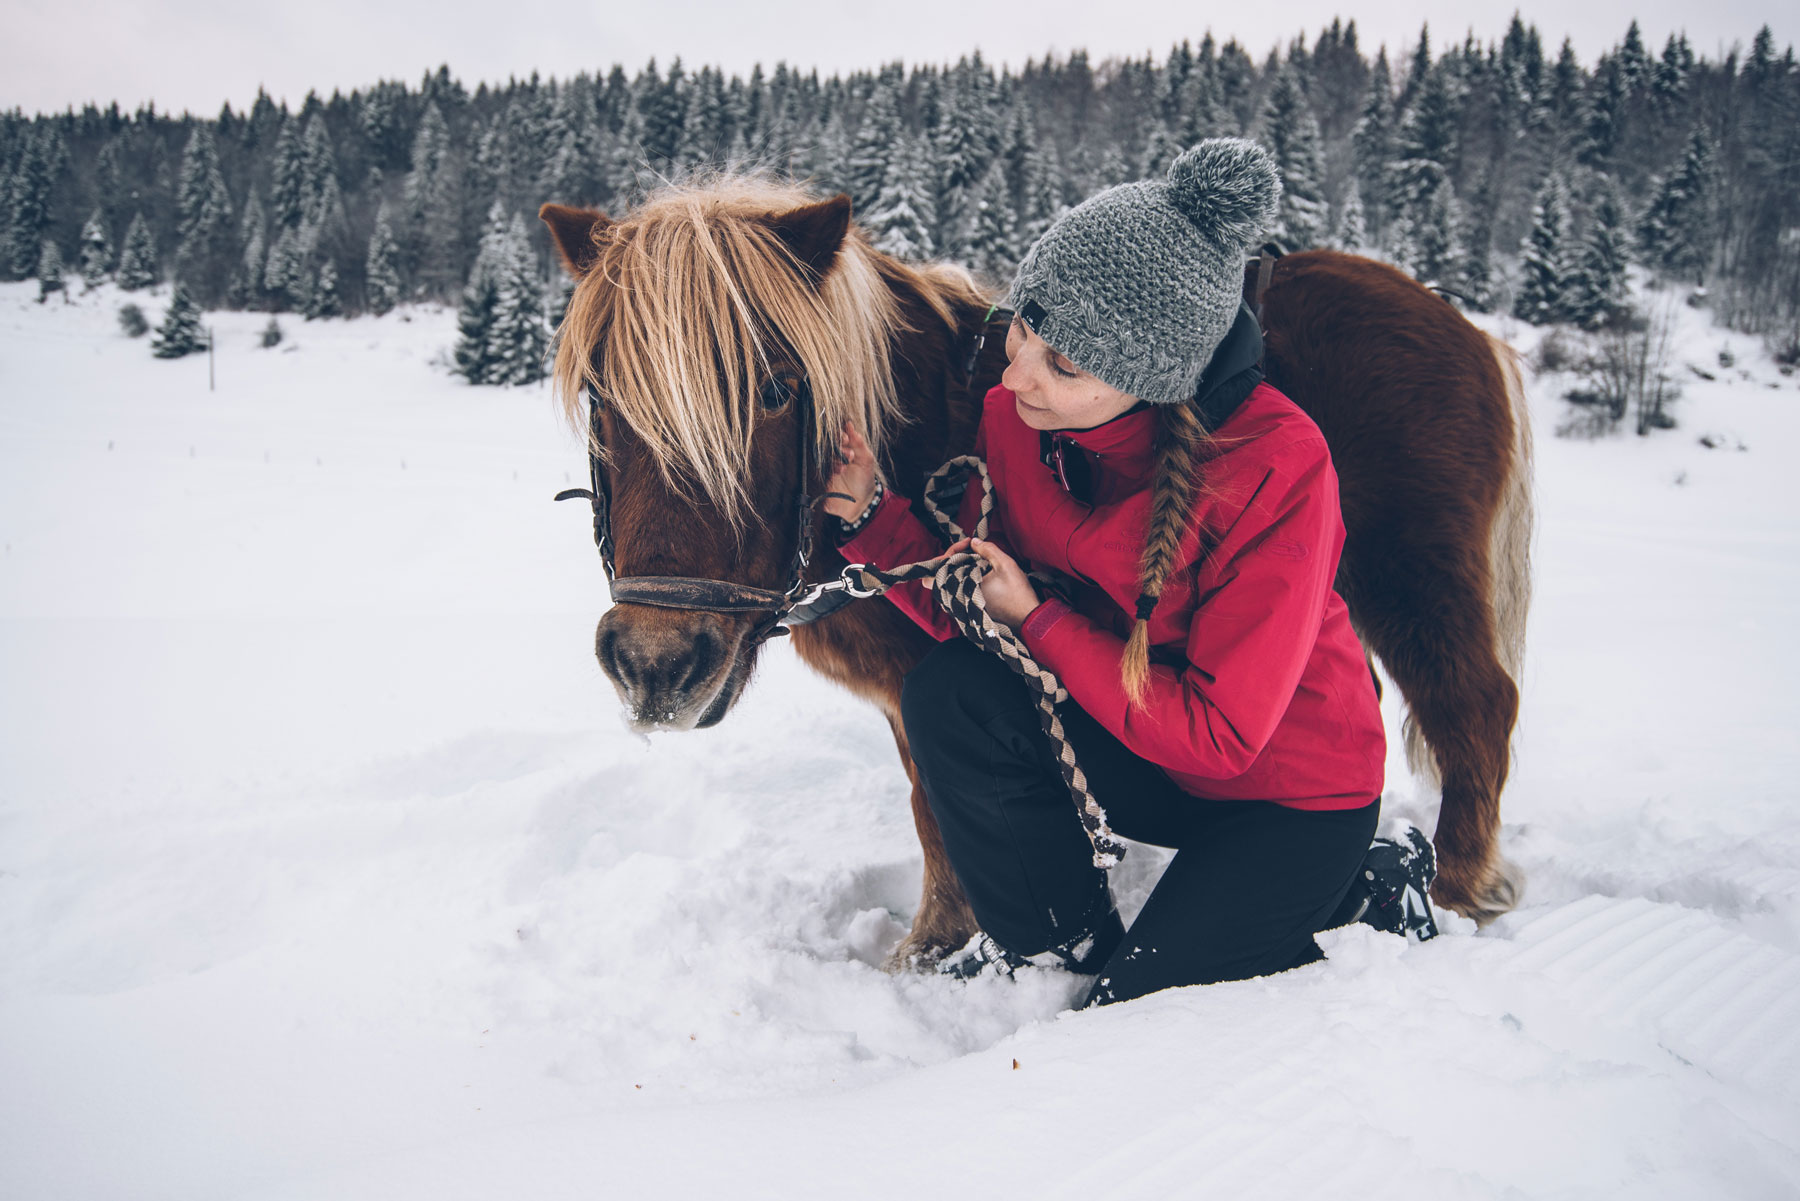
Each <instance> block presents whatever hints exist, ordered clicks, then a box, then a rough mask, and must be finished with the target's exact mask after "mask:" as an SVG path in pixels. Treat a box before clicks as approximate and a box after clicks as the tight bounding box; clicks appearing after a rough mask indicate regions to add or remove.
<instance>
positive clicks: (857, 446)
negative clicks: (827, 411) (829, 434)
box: [825, 421, 875, 521]
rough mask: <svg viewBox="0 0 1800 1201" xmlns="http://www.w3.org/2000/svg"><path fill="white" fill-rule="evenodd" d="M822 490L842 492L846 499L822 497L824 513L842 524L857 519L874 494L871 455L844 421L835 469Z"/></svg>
mask: <svg viewBox="0 0 1800 1201" xmlns="http://www.w3.org/2000/svg"><path fill="white" fill-rule="evenodd" d="M825 491H827V492H838V493H842V494H843V495H844V496H848V497H849V498H850V499H849V500H843V499H841V498H840V497H836V496H828V497H826V498H825V511H826V512H827V513H829V514H831V515H832V516H833V517H837V518H840V519H842V520H844V521H855V520H856V519H857V518H858V517H861V516H862V514H863V510H864V509H866V508H868V507H869V501H870V500H871V499H872V498H873V497H874V495H875V452H874V451H872V450H870V449H869V444H868V443H867V442H865V441H863V436H862V435H861V434H859V433H857V432H856V427H855V426H854V425H851V424H850V423H849V422H848V421H846V422H844V430H843V434H842V435H841V436H840V437H839V439H838V464H837V470H836V471H834V472H832V473H831V478H830V479H829V480H827V481H825Z"/></svg>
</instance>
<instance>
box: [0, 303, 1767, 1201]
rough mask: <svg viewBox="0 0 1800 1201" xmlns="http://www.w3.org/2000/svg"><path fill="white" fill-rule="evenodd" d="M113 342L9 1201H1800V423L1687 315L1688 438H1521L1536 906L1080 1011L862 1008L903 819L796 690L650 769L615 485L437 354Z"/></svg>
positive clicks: (26, 963) (893, 919)
mask: <svg viewBox="0 0 1800 1201" xmlns="http://www.w3.org/2000/svg"><path fill="white" fill-rule="evenodd" d="M75 299H76V303H75V304H73V305H64V304H62V303H60V302H58V301H54V300H53V301H52V302H51V303H50V304H48V305H45V306H41V307H40V306H39V305H38V304H36V303H35V286H34V285H30V284H9V285H0V544H3V549H0V1197H5V1198H20V1199H22V1201H25V1199H29V1201H39V1199H51V1198H80V1199H83V1201H89V1199H106V1198H133V1199H137V1198H171V1199H177V1198H179V1199H181V1201H202V1199H210V1198H333V1199H337V1198H383V1199H386V1198H419V1199H421V1201H449V1199H456V1198H495V1197H506V1198H511V1197H531V1198H544V1199H550V1198H576V1197H579V1198H584V1199H585V1198H593V1197H637V1196H643V1197H696V1198H699V1197H705V1198H712V1197H732V1198H738V1197H780V1198H811V1197H832V1198H838V1197H854V1198H864V1197H867V1198H890V1197H892V1198H909V1199H910V1198H913V1197H915V1196H917V1195H918V1194H919V1193H920V1192H921V1191H922V1190H924V1191H933V1192H945V1193H953V1194H961V1193H965V1192H967V1193H973V1194H975V1195H999V1196H1021V1197H1031V1198H1039V1197H1044V1198H1049V1197H1069V1198H1080V1199H1083V1201H1086V1199H1091V1198H1097V1197H1100V1198H1113V1197H1146V1198H1149V1197H1156V1198H1167V1197H1201V1196H1204V1197H1209V1198H1210V1197H1249V1196H1257V1197H1273V1198H1286V1197H1315V1196H1332V1197H1339V1198H1358V1197H1383V1198H1386V1197H1399V1196H1430V1197H1434V1198H1459V1197H1474V1198H1486V1197H1509V1198H1510V1197H1530V1198H1548V1197H1555V1198H1571V1199H1576V1198H1580V1199H1586V1198H1599V1197H1619V1198H1633V1199H1639V1198H1677V1197H1680V1198H1709V1199H1710V1198H1749V1197H1769V1198H1775V1197H1793V1196H1795V1195H1796V1194H1800V804H1797V803H1796V802H1797V798H1800V785H1797V784H1796V780H1800V736H1797V734H1796V731H1800V687H1796V685H1795V683H1794V679H1795V676H1796V669H1800V639H1797V638H1796V637H1795V634H1794V622H1795V618H1796V615H1797V614H1800V602H1797V601H1796V599H1795V598H1796V597H1797V596H1800V389H1797V388H1796V380H1795V379H1794V378H1784V377H1783V376H1781V375H1779V374H1778V373H1777V372H1776V370H1775V369H1774V366H1773V365H1772V364H1771V363H1770V362H1769V360H1768V358H1767V357H1766V355H1765V354H1763V353H1762V351H1761V350H1760V349H1759V348H1758V346H1757V345H1756V343H1755V342H1754V341H1753V340H1752V339H1748V338H1743V337H1739V336H1736V335H1731V334H1727V333H1724V332H1722V331H1718V330H1714V329H1711V328H1709V327H1708V326H1707V325H1706V324H1705V320H1704V316H1703V315H1702V314H1698V313H1694V312H1691V311H1687V310H1683V311H1682V312H1681V314H1680V317H1681V320H1682V321H1683V322H1684V325H1683V327H1682V329H1681V331H1680V340H1679V345H1680V354H1681V358H1682V361H1683V363H1684V364H1685V363H1692V364H1694V365H1695V366H1697V367H1701V368H1704V369H1706V370H1707V371H1709V372H1711V373H1712V374H1714V375H1715V376H1717V377H1718V378H1717V379H1716V380H1714V381H1712V382H1707V381H1703V380H1701V379H1699V378H1698V377H1697V376H1696V375H1694V374H1692V373H1690V372H1689V371H1688V370H1687V368H1686V367H1685V365H1684V366H1683V367H1682V368H1681V371H1682V374H1683V375H1684V376H1686V378H1685V379H1684V384H1685V386H1686V396H1685V398H1684V399H1683V400H1682V401H1681V402H1680V403H1679V404H1678V405H1677V406H1676V408H1675V413H1676V415H1677V417H1678V418H1679V419H1680V421H1681V427H1680V428H1679V429H1677V430H1674V431H1671V432H1667V433H1659V434H1657V435H1656V436H1654V437H1652V438H1649V439H1639V438H1636V437H1633V436H1631V435H1630V434H1624V435H1621V436H1619V437H1618V438H1616V439H1613V440H1610V441H1601V442H1571V441H1566V440H1562V439H1557V438H1554V437H1552V436H1551V430H1552V429H1553V427H1554V426H1555V424H1556V423H1557V421H1558V419H1559V417H1560V415H1561V410H1562V409H1563V407H1564V406H1563V404H1562V402H1560V401H1559V400H1557V399H1556V396H1557V393H1558V391H1559V389H1560V387H1561V386H1564V385H1565V384H1566V381H1559V380H1556V379H1546V380H1541V381H1538V382H1537V383H1536V384H1535V385H1534V393H1535V395H1534V404H1535V418H1536V422H1537V426H1538V452H1539V453H1538V462H1539V475H1538V497H1539V503H1540V533H1539V538H1538V555H1537V583H1538V588H1537V598H1536V604H1535V608H1534V610H1533V614H1532V625H1531V635H1530V646H1529V661H1528V670H1527V676H1526V679H1525V682H1524V714H1523V719H1522V725H1521V728H1520V735H1519V740H1518V763H1517V768H1516V770H1515V774H1514V776H1513V782H1512V784H1511V787H1510V788H1509V790H1508V793H1507V800H1506V805H1505V813H1506V817H1507V827H1506V843H1507V848H1508V853H1509V855H1510V856H1512V857H1513V858H1514V859H1515V860H1517V861H1518V862H1519V863H1521V864H1522V865H1523V866H1524V867H1525V868H1526V870H1527V871H1528V873H1529V876H1530V884H1529V891H1528V894H1527V899H1526V905H1525V907H1523V908H1521V909H1520V910H1519V911H1518V912H1517V913H1515V914H1513V915H1511V916H1510V917H1508V918H1506V919H1504V920H1502V921H1501V922H1499V923H1497V924H1496V925H1495V926H1493V927H1491V928H1490V929H1488V930H1486V931H1484V932H1482V933H1481V934H1480V935H1476V934H1475V933H1474V932H1473V930H1472V929H1471V928H1469V927H1468V926H1467V925H1466V924H1454V925H1453V929H1452V932H1451V934H1450V936H1449V937H1445V938H1442V939H1439V940H1438V941H1436V942H1434V943H1430V944H1427V945H1423V946H1419V945H1408V944H1404V943H1402V942H1401V941H1400V940H1398V939H1394V938H1391V937H1387V936H1380V935H1375V934H1373V933H1372V932H1369V931H1367V930H1366V929H1365V928H1360V927H1359V928H1356V929H1354V930H1351V931H1349V932H1345V933H1342V934H1339V935H1336V936H1332V937H1331V940H1330V946H1329V947H1328V950H1329V953H1330V955H1331V958H1330V960H1329V961H1328V962H1326V963H1324V964H1320V965H1317V966H1314V967H1311V968H1307V969H1304V970H1302V971H1298V972H1293V973H1289V974H1287V975H1283V976H1280V977H1274V978H1269V979H1265V980H1256V981H1249V982H1245V983H1240V984H1229V985H1218V986H1214V987H1210V988H1198V989H1185V990H1176V991H1173V992H1169V993H1164V994H1160V995H1157V996H1153V997H1150V998H1146V999H1144V1000H1142V1001H1138V1002H1135V1003H1132V1004H1129V1005H1123V1006H1118V1007H1114V1008H1112V1009H1109V1010H1104V1011H1097V1012H1086V1013H1079V1014H1077V1013H1072V1012H1067V1011H1066V1006H1067V1005H1068V1003H1069V1002H1070V1000H1071V999H1072V998H1073V997H1074V995H1075V994H1076V991H1077V989H1078V987H1079V982H1078V981H1075V980H1074V979H1072V978H1070V977H1066V976H1063V975H1060V974H1057V973H1050V972H1026V973H1023V974H1022V976H1021V978H1020V979H1019V980H1018V981H1017V982H1006V981H995V980H976V981H973V982H969V983H957V982H952V981H950V980H947V979H941V978H935V977H926V976H921V975H889V974H886V973H884V972H882V971H881V970H879V967H878V966H877V965H878V964H879V963H880V961H881V959H882V956H883V954H884V953H885V952H886V950H887V949H888V948H889V947H890V946H891V945H892V944H893V942H894V940H895V939H896V938H897V937H898V936H899V934H900V933H901V932H902V931H903V929H904V925H905V923H906V921H907V920H908V918H909V917H910V914H911V909H912V906H913V905H914V904H915V902H916V890H917V883H918V874H919V863H918V856H917V851H916V844H915V842H914V839H913V834H912V830H911V822H910V818H909V815H908V813H907V810H906V803H905V791H904V782H903V778H902V776H901V774H900V771H899V769H898V765H897V763H896V760H895V754H894V749H893V745H892V743H891V741H890V740H889V738H888V735H887V732H886V728H885V726H884V724H883V723H882V722H881V721H880V720H879V719H878V718H877V717H876V716H875V715H874V714H873V713H872V712H871V711H869V710H867V709H865V708H863V707H862V706H861V705H860V704H858V703H857V702H855V701H853V700H851V699H850V698H849V697H848V696H847V695H846V694H844V693H841V692H839V691H837V690H836V689H834V688H833V687H831V686H830V685H827V684H825V683H823V682H821V681H819V680H817V679H816V678H814V677H812V676H810V675H808V674H807V673H806V672H805V671H804V670H802V669H801V668H800V667H799V665H798V664H797V662H796V661H795V660H794V658H793V656H792V652H791V651H790V650H788V649H787V648H786V647H785V646H780V645H777V646H775V647H774V648H772V649H771V650H770V651H769V652H768V653H767V654H766V656H765V664H764V667H763V669H762V671H761V673H760V676H759V678H758V680H757V682H756V683H755V684H754V685H753V687H752V689H751V690H750V692H749V693H748V695H747V696H746V697H745V698H744V700H743V701H742V703H741V704H740V705H739V706H738V708H737V710H736V711H735V712H734V713H733V714H732V716H731V717H730V718H728V719H727V720H726V722H725V723H724V724H723V725H722V726H720V727H719V728H718V729H716V730H713V731H709V732H703V733H696V734H682V735H664V736H658V737H656V738H653V739H648V740H645V739H639V738H636V737H633V736H632V735H630V734H628V733H627V732H625V730H624V729H623V727H622V724H621V723H620V721H619V720H618V716H617V712H616V701H615V700H614V697H613V694H612V691H611V688H610V686H609V685H608V684H607V683H606V682H605V680H604V679H603V678H602V676H601V675H600V673H599V670H598V668H597V666H596V665H595V663H594V661H593V657H592V654H591V639H592V628H593V623H594V621H595V619H596V618H597V617H598V615H599V613H600V610H601V608H602V606H603V605H604V603H605V590H604V587H603V583H602V579H601V574H600V569H599V564H598V562H597V560H596V558H595V556H594V554H593V551H592V547H591V544H590V542H589V541H588V523H587V514H586V511H585V509H583V508H581V507H580V506H578V505H563V506H552V505H551V504H550V501H549V497H550V494H551V493H552V492H554V491H555V490H556V489H558V488H561V487H564V486H566V485H567V484H568V483H570V482H571V481H579V480H580V479H581V478H582V475H583V470H584V465H583V462H582V459H581V454H580V450H579V447H578V445H577V443H576V442H575V440H574V439H573V438H572V437H571V436H570V435H569V434H568V433H567V432H566V431H565V430H564V429H563V428H561V427H560V426H559V424H558V422H557V419H556V417H555V416H554V414H553V411H552V404H551V400H550V396H549V394H548V392H547V391H545V390H542V389H524V390H513V391H508V390H500V389H472V388H469V387H466V386H464V385H461V384H459V383H458V382H457V381H455V380H453V379H451V378H449V377H448V376H447V375H446V373H445V372H444V370H443V369H442V365H441V358H442V356H443V354H444V352H445V350H446V349H447V347H448V345H449V343H450V341H451V337H452V333H453V324H454V323H453V320H452V318H451V316H450V315H449V314H447V313H443V312H437V311H415V312H413V313H411V314H410V315H409V316H405V315H399V314H392V315H389V316H388V317H385V318H382V319H379V320H377V319H361V320H357V321H353V322H331V323H319V324H311V325H309V324H305V323H303V322H300V321H298V320H292V319H284V325H285V326H286V328H287V331H288V335H289V340H288V342H287V343H284V345H283V346H282V347H280V348H278V349H276V350H262V349H259V348H257V347H256V344H255V343H256V333H257V331H258V330H259V329H260V327H261V326H262V324H263V322H264V321H265V320H266V318H263V317H260V316H255V315H250V314H217V315H214V317H213V318H212V320H213V321H214V323H215V324H216V326H217V330H218V359H217V364H216V367H217V391H211V392H209V391H208V389H207V362H206V359H205V358H204V357H195V358H189V359H185V360H180V361H176V362H162V361H158V360H154V359H152V358H151V357H150V355H149V353H148V348H147V346H146V345H145V344H144V343H143V342H141V341H139V342H133V341H128V340H127V339H125V338H124V337H123V336H121V335H120V334H119V333H118V332H117V327H116V324H115V321H114V312H115V309H116V306H117V304H118V303H119V300H120V297H119V296H118V295H117V294H116V293H113V292H111V291H110V290H103V291H102V292H99V293H96V294H93V295H89V296H85V297H83V296H79V295H78V296H77V297H76V298H75ZM140 299H141V298H140ZM160 299H161V298H159V303H157V304H154V305H150V306H148V307H150V308H154V309H156V310H158V311H157V312H152V314H151V315H152V317H153V319H154V318H155V317H156V316H158V315H160V313H159V310H160ZM1508 332H1510V333H1515V334H1517V335H1518V337H1519V338H1520V340H1521V341H1526V340H1529V339H1531V338H1534V337H1535V331H1530V330H1518V331H1512V330H1509V331H1508ZM1724 348H1729V349H1730V350H1731V352H1732V353H1733V355H1734V356H1735V359H1736V364H1737V365H1736V366H1734V367H1733V368H1731V369H1729V370H1724V369H1721V367H1720V366H1719V352H1720V350H1721V349H1724ZM434 360H436V361H435V362H434ZM1706 433H1712V434H1716V435H1720V436H1721V437H1722V438H1723V440H1724V443H1725V445H1724V448H1722V449H1707V448H1706V447H1704V446H1702V445H1701V444H1700V442H1699V437H1700V435H1702V434H1706ZM1740 445H1741V447H1742V449H1739V447H1740ZM1389 695H1390V698H1391V697H1392V690H1390V693H1389ZM1388 716H1389V719H1390V731H1391V732H1392V731H1397V729H1398V718H1399V714H1398V711H1397V710H1396V709H1394V708H1393V707H1392V701H1391V699H1390V708H1389V713H1388ZM1392 741H1394V742H1397V741H1398V740H1397V739H1393V740H1392ZM1390 759H1391V761H1390V766H1389V787H1388V795H1387V806H1388V808H1389V810H1390V811H1393V812H1409V813H1412V814H1415V815H1419V816H1428V815H1429V809H1428V802H1429V799H1430V798H1428V797H1426V796H1424V795H1422V793H1421V791H1420V790H1419V788H1418V787H1417V786H1416V785H1415V784H1414V783H1413V782H1412V781H1411V780H1410V779H1409V777H1408V776H1407V775H1406V772H1405V769H1404V767H1403V766H1402V764H1401V762H1400V760H1399V758H1398V754H1397V751H1396V753H1395V754H1394V755H1392V756H1390ZM1156 863H1157V859H1156V856H1155V855H1154V854H1153V853H1150V852H1148V851H1140V852H1139V853H1137V854H1134V855H1133V856H1132V857H1131V858H1130V859H1129V860H1128V861H1127V868H1126V869H1125V870H1126V871H1127V875H1126V877H1125V879H1124V880H1123V881H1122V882H1121V883H1122V884H1123V886H1124V890H1125V893H1126V894H1127V899H1128V909H1129V907H1130V906H1131V905H1133V904H1135V903H1137V902H1138V901H1141V897H1142V894H1143V892H1144V890H1145V888H1146V886H1147V883H1148V881H1147V879H1146V876H1147V874H1148V873H1149V872H1150V871H1152V870H1153V869H1154V867H1155V866H1156Z"/></svg>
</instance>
